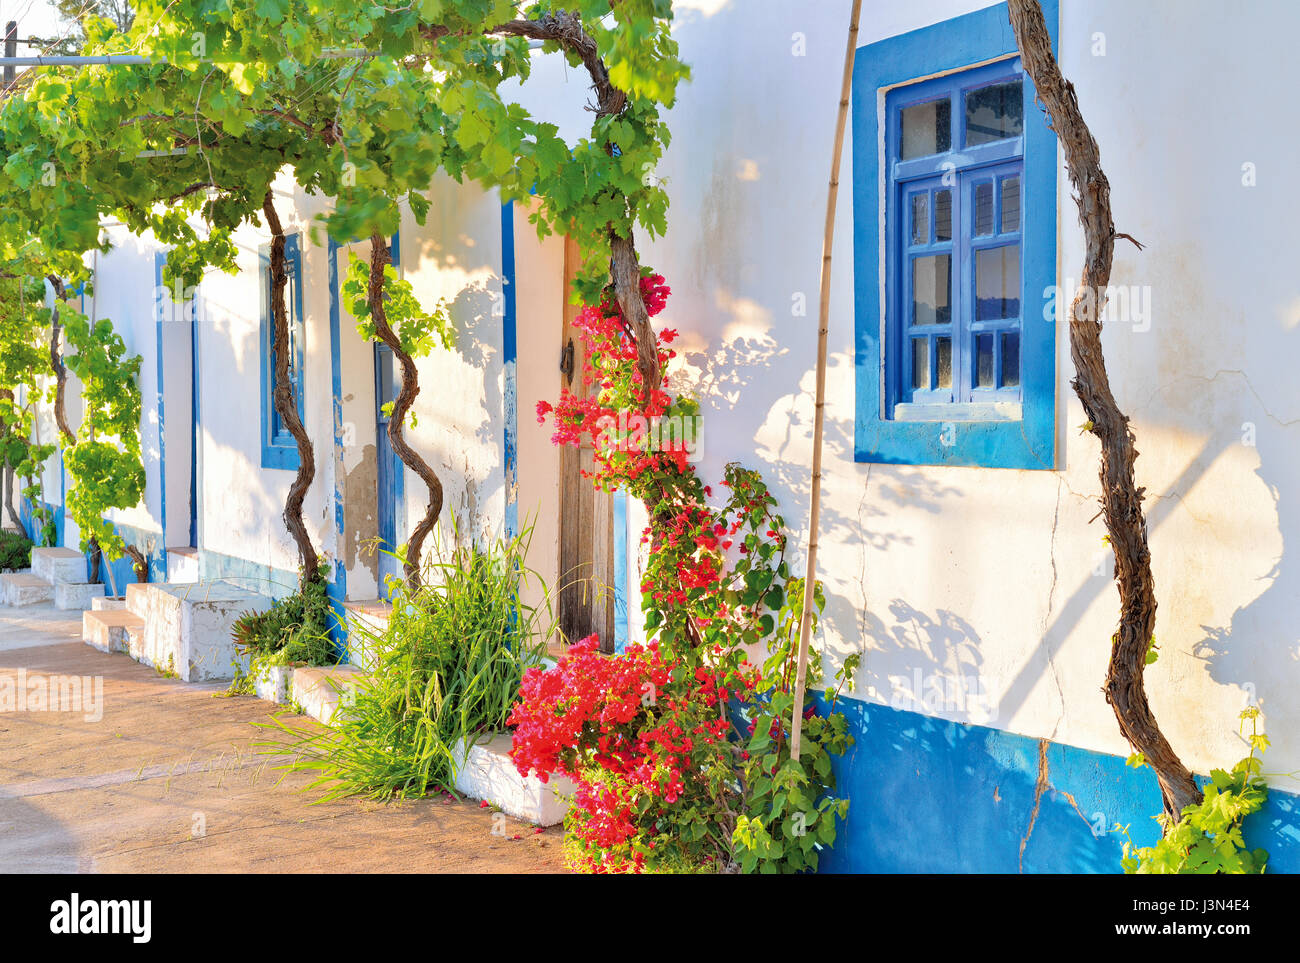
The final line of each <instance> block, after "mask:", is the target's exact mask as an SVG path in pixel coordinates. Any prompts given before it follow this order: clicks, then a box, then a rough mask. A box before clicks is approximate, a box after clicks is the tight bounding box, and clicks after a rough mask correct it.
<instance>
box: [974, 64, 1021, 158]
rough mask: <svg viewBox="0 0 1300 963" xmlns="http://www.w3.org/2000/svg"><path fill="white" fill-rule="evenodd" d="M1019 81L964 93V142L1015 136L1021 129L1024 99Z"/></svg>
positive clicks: (981, 142)
mask: <svg viewBox="0 0 1300 963" xmlns="http://www.w3.org/2000/svg"><path fill="white" fill-rule="evenodd" d="M1021 87H1022V85H1021V82H1020V81H1019V80H1013V81H1011V82H1010V83H1005V84H994V85H993V86H992V87H981V88H980V89H979V90H972V91H970V92H969V93H967V94H966V145H967V146H968V147H973V146H974V145H976V144H987V143H989V141H994V140H1002V139H1003V138H1004V137H1019V136H1020V134H1021V132H1022V131H1023V129H1024V98H1023V95H1022V89H1021Z"/></svg>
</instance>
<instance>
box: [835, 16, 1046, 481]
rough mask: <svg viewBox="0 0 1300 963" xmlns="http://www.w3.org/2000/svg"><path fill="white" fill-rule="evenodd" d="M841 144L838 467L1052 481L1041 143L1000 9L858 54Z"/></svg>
mask: <svg viewBox="0 0 1300 963" xmlns="http://www.w3.org/2000/svg"><path fill="white" fill-rule="evenodd" d="M1043 7H1044V13H1045V15H1046V17H1047V22H1048V27H1049V31H1050V32H1051V34H1052V38H1053V44H1055V36H1056V32H1055V31H1056V21H1057V10H1056V4H1055V3H1054V2H1052V0H1048V2H1045V3H1044V4H1043ZM918 78H928V79H918ZM853 137H854V178H853V183H854V260H855V277H856V292H855V317H856V332H857V357H856V368H857V424H856V432H855V446H854V450H855V457H856V459H857V460H858V461H868V462H894V463H902V464H913V465H938V464H948V465H980V466H986V467H1008V468H1053V467H1055V394H1056V365H1055V359H1056V350H1055V344H1056V326H1055V323H1054V318H1053V314H1052V311H1051V310H1050V309H1049V310H1044V307H1045V306H1050V305H1051V304H1052V300H1051V299H1052V293H1053V292H1054V287H1053V286H1054V284H1055V279H1056V167H1057V164H1056V138H1055V135H1054V134H1052V132H1051V131H1050V129H1049V128H1048V127H1047V125H1046V123H1045V119H1044V117H1043V115H1042V112H1041V110H1040V109H1039V108H1038V107H1037V106H1036V105H1035V103H1034V91H1033V84H1032V82H1031V81H1030V80H1029V78H1028V77H1027V76H1025V75H1024V73H1023V71H1022V69H1021V66H1020V62H1019V59H1018V57H1017V56H1016V47H1015V38H1014V36H1013V35H1012V32H1011V28H1010V25H1009V23H1008V21H1007V10H1006V5H1005V4H999V5H998V6H995V7H989V8H986V9H984V10H980V11H977V12H975V13H972V14H968V15H966V16H962V17H957V18H955V19H953V20H949V21H945V22H943V23H940V24H936V25H934V26H932V27H926V28H924V29H922V30H917V31H913V32H912V33H908V34H902V35H900V36H896V37H891V38H888V39H886V40H883V41H880V42H879V43H876V44H872V45H870V46H869V47H867V48H864V49H863V50H861V51H859V53H858V57H857V66H856V68H855V71H854V111H853ZM881 280H883V282H884V284H883V290H882V286H881V285H880V284H879V283H878V281H881Z"/></svg>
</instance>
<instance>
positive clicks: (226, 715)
mask: <svg viewBox="0 0 1300 963" xmlns="http://www.w3.org/2000/svg"><path fill="white" fill-rule="evenodd" d="M80 638H81V613H80V612H60V611H57V610H55V609H53V608H52V607H50V606H32V607H26V608H20V609H12V608H6V607H3V606H0V873H2V872H88V873H118V872H131V873H187V872H215V873H249V872H253V873H298V872H305V873H312V872H323V873H376V872H377V873H405V872H426V873H437V872H449V873H457V872H459V873H499V872H507V873H529V872H556V871H560V870H561V869H562V864H561V857H560V843H561V839H562V832H561V829H560V828H559V827H553V828H551V829H549V830H547V831H546V832H544V833H541V834H537V833H535V832H534V830H533V827H531V826H528V825H525V824H520V823H515V822H514V821H513V820H506V822H505V828H504V833H503V835H494V834H493V832H492V829H493V819H492V815H493V814H492V812H491V811H490V810H488V809H483V808H480V806H479V804H478V803H476V802H471V801H465V802H458V801H454V800H450V799H446V798H444V799H430V800H419V801H413V802H397V803H389V804H383V803H374V802H365V801H362V800H352V799H345V800H337V801H334V802H330V803H322V804H319V805H311V802H312V800H313V799H314V798H315V797H314V796H312V795H309V794H306V793H303V792H302V791H301V789H302V787H303V786H305V785H306V784H307V783H308V782H310V781H311V780H310V778H309V777H308V776H305V775H299V774H285V773H283V772H280V771H278V770H276V769H275V768H274V761H273V760H272V761H268V760H267V759H266V758H265V757H264V756H259V755H258V753H257V750H256V749H255V748H254V745H253V744H254V743H255V742H257V741H259V740H261V739H264V738H265V734H264V732H263V730H260V729H258V727H257V726H256V725H255V723H258V722H267V721H270V719H271V716H272V711H273V708H274V707H272V706H271V705H270V704H269V703H266V702H263V701H261V700H260V699H256V698H252V697H247V696H244V697H235V698H226V697H224V696H223V692H224V687H223V686H220V685H188V684H186V683H183V682H178V681H176V680H174V679H166V678H163V677H162V676H160V675H158V674H157V673H156V672H155V671H154V670H153V669H150V668H148V667H146V666H143V665H140V664H139V663H137V662H135V661H133V660H132V659H130V658H129V657H127V656H125V655H106V654H104V653H102V652H98V651H96V650H95V649H92V648H90V646H88V645H85V644H83V643H82V642H81V641H80ZM22 670H25V672H24V671H22ZM56 675H58V676H74V675H75V676H81V677H90V679H91V680H92V683H91V685H90V686H89V687H88V688H87V692H88V693H91V692H93V691H94V689H95V687H96V686H97V683H95V682H94V680H96V679H102V685H103V690H102V692H103V696H102V701H101V702H100V703H98V705H97V704H96V702H95V700H94V699H93V698H89V697H87V698H86V699H85V700H83V702H82V704H80V705H79V706H78V708H77V710H76V711H65V710H54V711H51V710H50V709H39V708H33V705H34V703H33V701H32V699H33V693H39V692H41V691H45V692H48V691H49V689H48V687H43V686H41V685H39V684H37V683H42V682H44V681H45V680H46V679H47V678H48V677H49V676H56ZM20 679H21V680H24V681H25V682H26V684H27V687H28V692H27V703H26V705H23V704H20V703H19V702H18V701H17V700H18V696H17V691H18V682H19V680H20ZM6 702H8V703H9V704H6ZM19 709H23V710H24V711H18V710H19ZM96 716H99V718H95V717H96ZM295 724H301V725H304V726H314V725H316V723H315V722H313V721H311V720H308V719H305V718H300V717H296V718H295ZM497 828H498V830H499V831H500V830H501V826H500V824H498V826H497ZM515 835H518V836H519V837H520V838H519V839H517V840H516V839H512V838H511V837H512V836H515Z"/></svg>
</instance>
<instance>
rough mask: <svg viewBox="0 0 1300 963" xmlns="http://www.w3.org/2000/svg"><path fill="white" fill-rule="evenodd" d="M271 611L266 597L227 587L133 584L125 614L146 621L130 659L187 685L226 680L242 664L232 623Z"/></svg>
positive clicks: (128, 589)
mask: <svg viewBox="0 0 1300 963" xmlns="http://www.w3.org/2000/svg"><path fill="white" fill-rule="evenodd" d="M270 607H271V600H270V599H269V598H266V597H265V596H262V595H257V594H256V593H253V592H249V591H246V590H245V589H241V588H239V587H238V586H236V585H232V584H231V583H229V582H222V581H215V582H193V583H189V584H180V585H173V584H172V583H170V582H149V583H145V584H140V583H133V584H131V585H128V586H127V587H126V610H127V611H128V612H130V613H131V614H132V615H136V616H139V617H140V618H141V619H143V620H144V631H143V633H142V636H143V637H142V638H141V639H140V640H138V641H136V640H132V647H131V655H132V657H133V658H135V659H137V660H138V661H140V662H143V663H145V664H146V665H151V666H153V667H155V668H157V669H159V670H162V671H165V672H175V673H176V676H177V677H178V678H179V679H181V680H182V681H185V682H219V681H228V680H230V679H232V678H234V664H235V662H236V661H237V660H238V661H242V658H241V656H240V654H239V651H238V650H237V649H236V647H235V641H234V638H233V637H232V636H231V629H232V627H233V626H234V624H235V620H236V619H238V618H239V617H240V616H241V615H243V614H244V613H245V612H264V611H266V610H267V609H268V608H270Z"/></svg>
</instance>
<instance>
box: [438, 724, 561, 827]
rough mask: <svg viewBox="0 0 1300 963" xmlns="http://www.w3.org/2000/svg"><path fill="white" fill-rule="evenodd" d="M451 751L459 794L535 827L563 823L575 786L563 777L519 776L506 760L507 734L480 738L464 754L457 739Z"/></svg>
mask: <svg viewBox="0 0 1300 963" xmlns="http://www.w3.org/2000/svg"><path fill="white" fill-rule="evenodd" d="M453 752H454V753H455V758H456V791H457V792H458V793H460V794H461V795H464V796H469V797H470V798H471V799H482V800H486V801H487V802H489V803H491V804H492V805H494V806H496V807H497V808H498V809H500V810H501V811H502V812H504V813H506V814H507V815H510V816H513V817H515V818H516V819H522V820H525V821H526V822H530V823H534V824H536V825H538V826H554V825H556V824H557V823H562V822H564V814H565V813H567V812H568V811H569V805H570V803H571V802H572V800H573V795H574V793H575V792H576V789H577V787H575V786H574V785H573V781H572V780H570V779H568V778H567V777H565V776H552V777H551V778H550V780H549V781H547V782H542V781H541V780H540V779H538V778H537V777H536V776H535V775H529V776H527V777H525V776H521V775H519V770H518V769H516V768H515V764H514V760H512V759H511V758H510V733H508V732H502V733H497V734H496V735H488V734H484V735H481V736H479V737H477V738H476V739H475V740H474V742H473V744H472V745H471V746H470V747H469V751H468V752H466V751H465V741H464V740H461V741H460V742H459V743H458V744H457V745H456V748H455V749H454V750H453Z"/></svg>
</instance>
